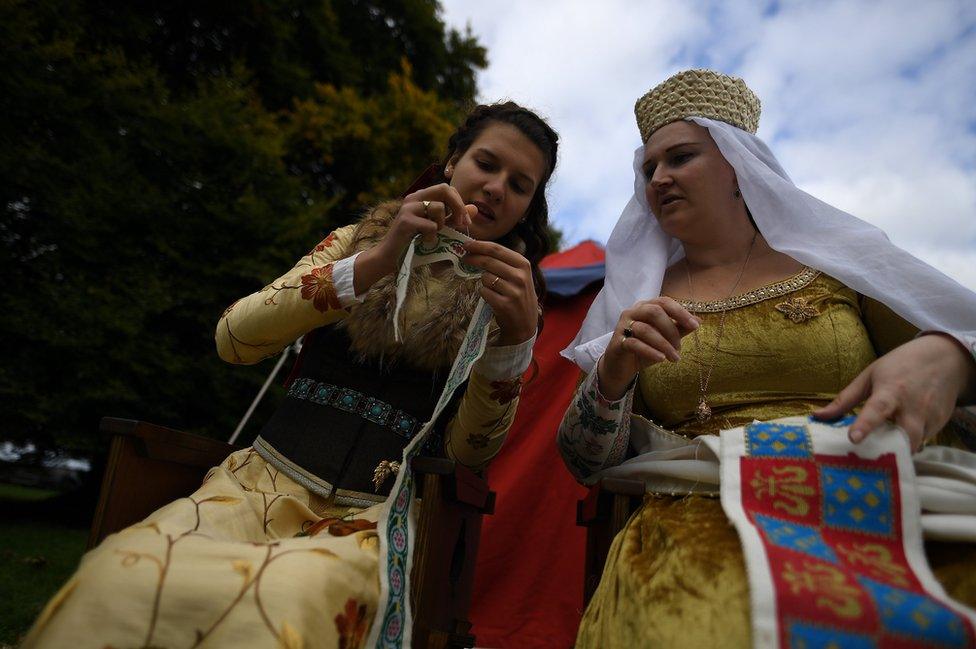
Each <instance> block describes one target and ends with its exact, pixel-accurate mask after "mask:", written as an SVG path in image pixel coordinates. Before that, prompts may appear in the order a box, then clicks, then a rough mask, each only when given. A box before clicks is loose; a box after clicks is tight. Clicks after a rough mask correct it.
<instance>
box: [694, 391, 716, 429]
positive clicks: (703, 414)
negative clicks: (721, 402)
mask: <svg viewBox="0 0 976 649" xmlns="http://www.w3.org/2000/svg"><path fill="white" fill-rule="evenodd" d="M695 417H696V418H697V419H698V421H699V423H705V422H706V421H708V420H709V419H711V417H712V409H711V408H709V407H708V404H707V403H705V397H702V398H701V401H699V402H698V408H697V409H696V410H695Z"/></svg>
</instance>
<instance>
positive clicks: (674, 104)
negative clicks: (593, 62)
mask: <svg viewBox="0 0 976 649" xmlns="http://www.w3.org/2000/svg"><path fill="white" fill-rule="evenodd" d="M759 109H760V106H759V97H757V96H756V95H755V93H754V92H752V91H751V90H749V86H747V85H746V82H745V81H743V80H742V79H740V78H738V77H730V76H727V75H724V74H719V73H717V72H713V71H711V70H685V71H684V72H679V73H678V74H676V75H674V76H672V77H670V78H668V79H667V80H666V81H664V82H662V83H660V84H658V85H657V86H655V87H654V88H652V89H651V90H649V91H648V92H647V94H645V95H644V96H643V97H641V98H640V99H638V100H637V104H635V105H634V113H636V115H637V128H639V129H640V133H641V141H642V142H647V140H648V138H650V137H651V133H653V132H654V131H656V130H657V129H659V128H661V127H662V126H664V125H665V124H670V123H671V122H676V121H678V120H679V119H684V118H686V117H693V116H694V117H708V118H711V119H717V120H720V121H723V122H726V123H728V124H731V125H732V126H738V127H739V128H741V129H742V130H744V131H749V132H750V133H753V134H755V132H756V129H757V128H759Z"/></svg>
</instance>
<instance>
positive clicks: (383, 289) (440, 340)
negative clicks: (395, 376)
mask: <svg viewBox="0 0 976 649" xmlns="http://www.w3.org/2000/svg"><path fill="white" fill-rule="evenodd" d="M399 208H400V202H399V201H390V202H386V203H381V204H380V205H378V206H376V207H375V208H373V209H371V210H369V211H368V212H367V213H366V215H365V216H364V217H363V218H362V220H360V222H359V224H358V225H357V226H356V229H355V231H354V232H353V241H352V252H360V251H362V250H366V249H367V248H371V247H372V246H374V245H376V244H377V243H378V242H379V241H380V239H382V238H383V236H384V235H385V234H386V232H387V230H388V229H389V227H390V224H391V223H392V221H393V218H394V217H395V216H396V213H397V211H398V210H399ZM430 268H431V267H430V266H421V267H419V268H416V269H414V270H413V271H412V274H411V277H410V285H409V289H408V291H407V298H406V303H405V304H404V307H403V313H405V314H409V316H410V317H411V321H410V324H409V326H407V327H401V333H402V335H403V340H402V341H401V342H399V343H397V342H395V341H394V339H393V310H394V308H395V306H396V287H395V285H394V281H393V280H394V275H387V276H386V277H383V278H382V279H380V280H379V281H378V282H376V284H374V285H373V287H372V288H370V289H369V291H368V292H367V293H366V297H365V299H364V300H363V302H362V303H361V304H357V305H356V306H354V307H353V308H352V310H351V311H350V314H349V316H348V317H346V318H344V319H342V320H340V321H339V326H341V327H344V328H345V330H346V331H347V333H348V334H349V338H350V339H351V340H352V347H351V351H352V352H353V353H354V354H355V355H357V356H358V357H359V358H360V359H380V360H381V361H382V362H383V363H398V362H406V363H408V364H410V365H411V366H413V367H416V368H418V369H422V370H427V371H432V372H433V371H437V370H443V369H446V368H449V367H450V366H451V363H452V362H453V361H454V357H455V356H457V353H458V350H459V349H460V348H461V343H462V341H463V340H464V334H465V332H466V331H467V328H468V323H469V322H470V320H471V315H472V314H473V313H474V308H475V306H476V305H477V303H478V299H479V297H480V294H479V289H480V286H481V280H479V279H472V280H463V279H461V278H459V277H457V276H456V275H454V274H453V273H451V274H450V275H447V276H446V278H445V279H444V280H442V281H444V282H445V286H444V288H443V289H442V290H437V291H432V292H431V291H428V287H429V286H430V282H431V281H432V280H431V270H430ZM497 335H498V331H497V327H493V330H492V332H491V334H490V336H489V339H494V338H497Z"/></svg>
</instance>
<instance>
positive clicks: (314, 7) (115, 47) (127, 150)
mask: <svg viewBox="0 0 976 649" xmlns="http://www.w3.org/2000/svg"><path fill="white" fill-rule="evenodd" d="M484 65H485V51H484V49H483V48H482V47H481V46H480V45H479V44H478V43H477V41H476V39H475V38H474V37H473V36H472V35H471V34H470V33H466V34H460V33H458V32H456V31H452V30H447V29H446V28H445V26H444V24H443V22H442V21H441V18H440V15H439V6H438V4H437V2H435V1H433V0H395V1H391V2H384V3H382V4H380V3H376V2H363V1H361V0H317V1H315V2H308V1H298V2H296V1H294V0H289V1H284V0H255V1H254V2H249V3H236V4H235V3H217V2H193V3H190V2H173V3H131V2H113V1H110V0H102V1H90V2H81V1H79V0H74V1H72V0H61V1H58V2H55V1H52V0H36V1H33V2H26V0H0V109H2V114H3V116H4V119H3V120H0V143H2V146H0V192H2V196H0V198H2V203H0V246H2V255H0V277H3V280H4V286H5V290H4V296H3V297H4V308H3V309H2V310H0V336H2V338H3V341H4V363H3V364H2V365H0V422H2V423H0V426H2V429H0V435H2V436H3V437H5V438H8V439H26V438H30V439H33V440H35V441H37V442H40V443H42V444H45V443H51V442H52V441H56V442H58V443H60V444H66V445H70V446H74V447H78V448H91V447H92V446H93V445H95V444H96V443H97V441H96V440H97V436H96V434H95V428H96V426H97V421H98V418H99V417H101V416H103V415H115V416H128V417H132V418H138V419H146V420H151V421H155V422H158V423H163V424H166V425H170V426H174V427H178V428H184V429H188V430H195V431H197V432H204V433H207V434H211V435H214V436H217V437H227V435H228V434H229V432H230V431H231V430H232V429H233V427H234V425H235V424H236V421H237V419H238V418H239V417H240V415H241V413H242V412H243V411H244V409H245V407H246V405H247V403H248V402H249V400H250V399H251V398H252V396H253V395H254V393H255V392H256V390H257V388H258V386H259V385H260V383H261V381H262V380H263V378H264V377H265V375H266V374H267V372H268V371H269V369H270V365H268V364H262V365H259V366H257V367H255V368H242V367H232V366H228V365H224V364H222V363H221V362H220V361H219V360H218V359H217V358H216V354H215V353H214V349H213V330H214V326H215V324H216V320H217V318H218V316H219V315H220V313H221V310H222V309H223V308H224V307H225V306H226V305H227V304H228V303H230V302H231V301H233V300H234V299H236V298H238V297H240V296H242V295H246V294H248V293H250V292H252V291H254V290H256V289H257V288H260V287H261V286H262V285H264V284H265V283H266V282H267V281H269V280H270V279H272V278H274V277H275V276H277V275H278V274H280V273H281V272H283V271H284V270H286V269H287V268H289V267H290V265H291V264H292V263H293V262H294V260H295V259H297V258H298V257H299V256H300V255H301V254H302V253H303V252H304V251H305V250H306V249H307V248H308V247H309V244H310V242H314V241H316V240H318V237H320V236H322V235H323V233H324V232H327V231H328V230H330V229H332V228H334V227H336V226H338V225H342V224H344V223H348V222H350V221H351V220H352V219H353V218H355V215H356V213H357V211H358V210H360V209H361V208H362V207H363V206H364V205H365V204H366V203H368V202H369V201H373V200H376V199H378V198H381V197H388V196H390V195H394V194H396V193H399V191H401V190H402V188H404V187H405V186H406V185H407V184H408V183H409V181H410V180H411V179H412V178H413V176H415V175H416V174H417V173H419V171H421V170H422V169H423V168H424V167H425V166H426V165H427V164H429V163H430V162H432V161H435V160H437V159H439V158H440V156H441V155H442V154H443V151H441V147H443V145H444V142H445V141H446V137H447V135H448V134H449V133H450V128H451V125H452V124H453V123H455V122H456V121H457V119H458V118H459V116H460V115H461V113H462V110H463V108H464V107H465V106H466V105H467V104H469V103H471V102H472V100H473V98H474V92H475V73H476V70H477V69H478V68H479V67H483V66H484Z"/></svg>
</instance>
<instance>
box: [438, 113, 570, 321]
mask: <svg viewBox="0 0 976 649" xmlns="http://www.w3.org/2000/svg"><path fill="white" fill-rule="evenodd" d="M492 123H500V124H510V125H512V126H514V127H515V128H517V129H518V130H519V131H520V132H521V133H522V134H523V135H524V136H525V137H527V138H529V140H531V141H532V143H533V144H535V145H536V146H537V147H539V150H540V151H542V155H543V157H544V158H545V161H546V169H545V173H544V174H543V176H542V178H541V179H540V181H539V184H538V186H537V187H536V188H535V194H534V195H533V196H532V201H531V202H530V203H529V207H528V209H527V210H526V211H525V216H524V218H523V220H521V221H519V222H518V223H517V224H516V225H515V227H514V228H513V229H512V231H511V232H509V233H508V234H507V235H505V236H504V237H502V238H501V239H499V240H498V243H500V244H502V245H503V246H505V247H507V248H511V249H513V250H518V251H519V252H521V253H522V254H523V255H524V256H525V258H526V259H528V260H529V263H531V264H532V280H533V283H534V284H535V292H536V294H537V296H538V298H539V300H540V301H541V300H542V297H543V296H544V295H545V292H546V281H545V279H544V278H543V277H542V270H541V269H540V268H539V262H540V261H542V258H543V257H545V256H546V255H548V254H549V252H550V251H551V250H552V242H551V241H550V240H549V229H548V227H549V203H548V202H546V187H547V186H548V184H549V179H550V178H551V177H552V172H553V171H554V170H555V168H556V158H557V155H558V150H559V135H558V134H557V133H556V131H554V130H553V129H552V127H550V126H549V125H548V124H547V123H546V121H545V120H544V119H542V118H541V117H539V116H538V115H536V114H535V113H534V112H532V111H531V110H529V109H528V108H525V107H523V106H520V105H518V104H516V103H515V102H513V101H506V102H502V103H497V104H483V105H481V106H476V107H475V108H474V109H473V110H472V111H471V112H470V113H468V116H467V117H466V118H465V120H464V122H462V123H461V125H460V126H458V128H457V130H456V131H455V132H454V134H453V135H452V136H451V138H450V139H449V140H448V141H447V155H446V156H444V159H443V160H442V161H441V164H440V168H439V170H438V174H439V175H440V177H439V178H438V179H437V180H436V182H447V180H446V179H445V178H444V168H445V167H446V166H447V163H448V162H450V160H451V158H453V157H454V156H458V157H460V156H462V155H464V153H465V152H466V151H467V150H468V148H469V147H470V146H471V145H472V144H473V143H474V141H475V140H476V139H478V136H479V135H481V133H482V132H483V131H484V130H485V129H486V128H487V127H488V126H490V125H491V124H492ZM540 324H541V322H540Z"/></svg>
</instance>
